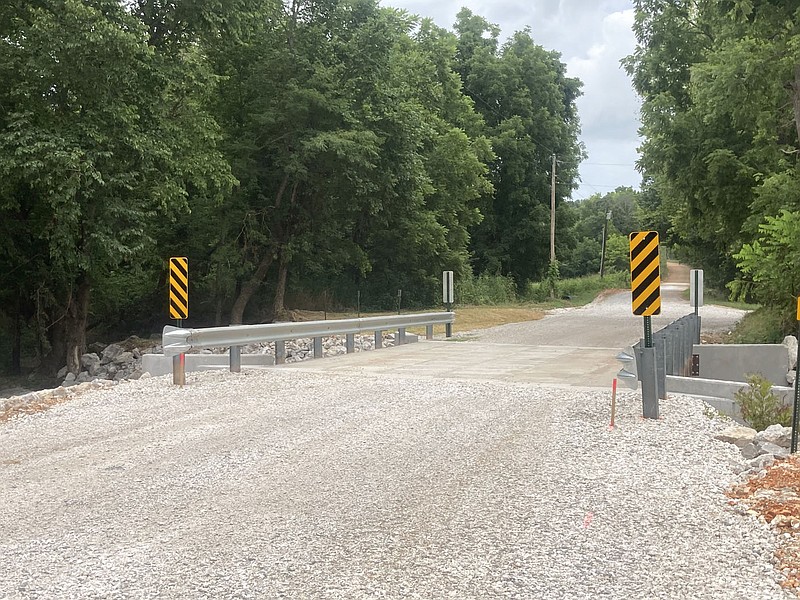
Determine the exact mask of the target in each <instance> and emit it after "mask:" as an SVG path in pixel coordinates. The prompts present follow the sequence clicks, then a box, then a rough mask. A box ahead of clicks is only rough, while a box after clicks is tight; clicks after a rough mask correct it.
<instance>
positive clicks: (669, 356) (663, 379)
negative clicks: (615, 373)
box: [633, 314, 700, 399]
mask: <svg viewBox="0 0 800 600" xmlns="http://www.w3.org/2000/svg"><path fill="white" fill-rule="evenodd" d="M699 343H700V316H699V315H697V314H689V315H686V316H684V317H681V318H680V319H678V320H676V321H673V322H672V323H670V324H669V325H667V326H666V327H664V328H663V329H660V330H659V331H657V332H655V333H654V334H653V354H654V365H655V367H654V373H653V375H652V376H653V377H655V389H656V393H657V395H658V397H659V398H661V399H664V398H666V397H667V375H682V376H687V377H688V376H689V375H691V371H692V352H693V347H694V345H695V344H699ZM633 349H634V352H635V356H636V371H637V374H638V378H639V381H641V382H642V389H643V390H644V389H645V388H646V387H649V386H646V385H645V384H646V383H647V382H646V381H645V379H644V378H645V377H650V376H651V374H650V373H649V369H645V368H643V366H644V365H645V364H647V365H649V361H648V360H644V361H643V360H642V359H643V353H644V351H645V348H644V340H639V341H638V342H637V343H636V344H634V346H633Z"/></svg>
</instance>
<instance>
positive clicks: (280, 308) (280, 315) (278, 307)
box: [272, 253, 289, 321]
mask: <svg viewBox="0 0 800 600" xmlns="http://www.w3.org/2000/svg"><path fill="white" fill-rule="evenodd" d="M288 274H289V263H288V261H287V260H286V258H285V257H284V255H283V253H281V262H280V266H279V267H278V286H277V287H276V288H275V302H274V303H273V305H272V318H273V319H275V320H276V321H281V320H284V319H285V317H286V307H285V306H284V300H285V298H286V278H287V276H288Z"/></svg>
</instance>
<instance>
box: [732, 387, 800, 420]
mask: <svg viewBox="0 0 800 600" xmlns="http://www.w3.org/2000/svg"><path fill="white" fill-rule="evenodd" d="M747 385H748V386H749V387H748V388H742V389H740V390H739V391H738V392H736V395H735V396H734V398H735V399H736V402H737V403H738V404H739V410H741V411H742V417H743V418H744V420H745V421H747V422H748V423H749V424H750V427H752V428H753V429H755V430H756V431H763V430H765V429H766V428H767V427H769V426H770V425H774V424H775V423H780V424H781V425H784V426H786V427H788V426H790V425H791V423H792V409H791V407H789V406H784V405H783V403H781V400H780V398H778V397H777V396H776V395H775V394H773V393H772V382H771V381H769V380H767V379H766V378H764V377H763V376H762V375H760V374H751V375H748V376H747Z"/></svg>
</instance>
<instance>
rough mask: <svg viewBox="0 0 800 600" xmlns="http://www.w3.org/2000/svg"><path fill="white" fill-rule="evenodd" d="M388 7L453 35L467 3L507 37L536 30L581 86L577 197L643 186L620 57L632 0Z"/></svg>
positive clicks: (459, 0)
mask: <svg viewBox="0 0 800 600" xmlns="http://www.w3.org/2000/svg"><path fill="white" fill-rule="evenodd" d="M382 3H383V4H384V5H387V6H395V7H397V8H404V9H406V10H408V11H409V12H411V13H414V14H417V15H420V16H423V17H431V18H432V19H433V20H434V21H435V22H436V24H437V25H439V26H441V27H446V28H447V29H450V30H451V31H452V29H453V23H454V22H455V17H456V13H457V12H458V11H459V10H460V9H461V7H462V6H466V7H467V8H469V9H470V10H472V12H473V13H475V14H478V15H481V16H482V17H484V18H486V19H487V20H488V21H489V22H490V23H496V24H497V25H499V26H500V30H501V33H500V35H501V40H505V38H507V37H508V36H510V35H511V34H513V33H514V32H515V31H519V30H522V29H524V28H525V27H530V29H531V35H532V37H533V40H534V42H535V43H537V44H539V45H541V46H543V47H544V48H545V49H547V50H556V51H558V52H560V53H561V61H562V62H563V63H565V64H566V65H567V72H568V74H569V76H570V77H577V78H578V79H580V80H581V81H582V82H583V96H582V97H581V98H579V99H578V112H579V114H580V120H581V130H582V134H581V140H582V141H583V143H584V144H585V146H586V151H587V153H588V155H589V156H588V158H587V159H586V160H585V161H584V162H583V164H582V165H581V170H580V174H581V180H582V182H581V184H580V187H579V188H578V189H577V190H575V191H574V192H573V193H572V197H573V198H574V199H582V198H587V197H589V196H591V195H592V194H596V193H599V194H605V193H606V192H610V191H612V190H614V189H615V188H616V187H618V186H621V185H627V186H631V187H634V188H637V189H638V188H639V185H640V183H641V177H640V176H639V173H638V172H637V171H636V169H635V167H634V163H635V162H636V159H637V157H638V154H637V152H636V148H637V146H638V145H639V139H638V136H637V129H638V127H639V100H638V98H637V96H636V94H635V93H634V92H633V89H632V88H631V84H630V79H629V78H628V75H627V73H625V71H624V70H623V69H622V68H621V67H620V63H619V61H620V59H621V58H623V57H624V56H627V55H628V54H630V53H631V52H632V51H633V49H634V47H635V45H636V41H635V38H634V36H633V32H632V31H631V26H632V25H633V7H632V4H631V2H630V1H629V0H438V1H436V2H431V1H430V0H382Z"/></svg>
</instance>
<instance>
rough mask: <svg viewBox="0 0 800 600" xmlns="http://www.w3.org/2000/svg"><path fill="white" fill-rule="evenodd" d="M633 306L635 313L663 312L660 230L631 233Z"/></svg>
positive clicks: (646, 315)
mask: <svg viewBox="0 0 800 600" xmlns="http://www.w3.org/2000/svg"><path fill="white" fill-rule="evenodd" d="M630 241H631V307H632V308H633V314H635V315H639V316H643V317H649V316H650V315H660V314H661V266H660V262H659V257H658V232H657V231H636V232H634V233H632V234H631V237H630Z"/></svg>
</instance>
